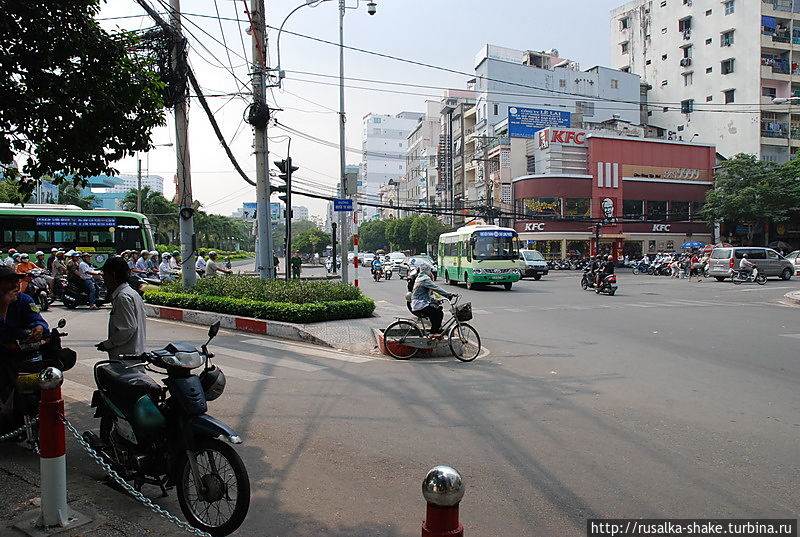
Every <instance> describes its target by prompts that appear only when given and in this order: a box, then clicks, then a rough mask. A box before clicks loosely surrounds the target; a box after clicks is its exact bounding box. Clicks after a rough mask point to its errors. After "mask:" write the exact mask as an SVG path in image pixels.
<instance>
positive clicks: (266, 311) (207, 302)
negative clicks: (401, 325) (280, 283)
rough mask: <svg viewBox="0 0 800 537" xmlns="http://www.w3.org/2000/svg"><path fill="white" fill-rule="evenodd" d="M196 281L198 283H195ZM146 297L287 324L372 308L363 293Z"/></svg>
mask: <svg viewBox="0 0 800 537" xmlns="http://www.w3.org/2000/svg"><path fill="white" fill-rule="evenodd" d="M198 283H199V282H198ZM144 297H145V300H146V301H147V302H148V303H150V304H156V305H159V306H172V307H176V308H186V309H192V310H201V311H213V312H216V313H226V314H229V315H242V316H245V317H255V318H256V319H267V320H273V321H285V322H290V323H316V322H321V321H334V320H340V319H358V318H361V317H369V316H371V315H372V312H373V311H374V310H375V302H374V301H373V300H372V299H370V298H367V297H365V296H361V297H360V298H358V299H357V300H335V301H328V302H307V303H304V304H295V303H290V302H265V301H261V300H250V299H241V298H229V297H223V296H207V295H198V294H193V293H171V292H165V291H147V292H146V293H145V295H144Z"/></svg>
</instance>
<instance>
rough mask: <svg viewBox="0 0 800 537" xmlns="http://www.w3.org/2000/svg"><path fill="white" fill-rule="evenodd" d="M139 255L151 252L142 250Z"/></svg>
mask: <svg viewBox="0 0 800 537" xmlns="http://www.w3.org/2000/svg"><path fill="white" fill-rule="evenodd" d="M139 255H150V252H148V251H147V250H142V251H141V252H139Z"/></svg>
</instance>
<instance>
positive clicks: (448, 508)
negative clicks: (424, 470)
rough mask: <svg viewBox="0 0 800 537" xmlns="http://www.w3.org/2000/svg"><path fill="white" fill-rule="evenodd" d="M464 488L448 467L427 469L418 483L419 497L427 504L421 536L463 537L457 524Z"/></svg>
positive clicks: (453, 470)
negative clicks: (419, 483)
mask: <svg viewBox="0 0 800 537" xmlns="http://www.w3.org/2000/svg"><path fill="white" fill-rule="evenodd" d="M465 488H466V486H465V485H464V481H463V480H462V479H461V474H459V473H458V472H457V471H456V470H455V469H453V468H450V467H449V466H436V467H434V468H431V469H430V471H429V472H428V475H426V476H425V479H424V481H422V495H423V496H424V497H425V501H426V502H427V504H428V507H427V510H426V512H425V521H424V522H423V523H422V537H464V526H462V525H461V523H460V522H459V521H458V505H459V503H461V498H463V497H464V490H465Z"/></svg>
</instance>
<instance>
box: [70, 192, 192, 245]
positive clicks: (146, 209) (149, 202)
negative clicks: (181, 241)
mask: <svg viewBox="0 0 800 537" xmlns="http://www.w3.org/2000/svg"><path fill="white" fill-rule="evenodd" d="M59 188H60V187H59ZM138 192H139V191H138V190H137V189H135V188H133V189H131V190H130V191H128V193H127V194H125V197H124V198H123V199H122V202H121V204H120V206H121V207H122V210H123V211H136V207H137V194H138ZM141 212H142V214H144V215H145V216H146V217H147V219H148V220H149V221H150V224H151V225H152V226H153V235H154V238H155V240H156V243H160V244H177V243H178V240H177V237H178V232H179V224H178V206H177V205H175V204H174V203H172V202H171V201H169V200H168V199H167V198H165V197H164V195H163V194H162V193H161V192H158V191H157V190H153V189H151V188H150V187H149V186H145V187H143V188H142V211H141Z"/></svg>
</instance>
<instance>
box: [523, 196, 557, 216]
mask: <svg viewBox="0 0 800 537" xmlns="http://www.w3.org/2000/svg"><path fill="white" fill-rule="evenodd" d="M522 203H523V206H524V207H525V216H526V217H529V216H561V198H528V199H525V200H522Z"/></svg>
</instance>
